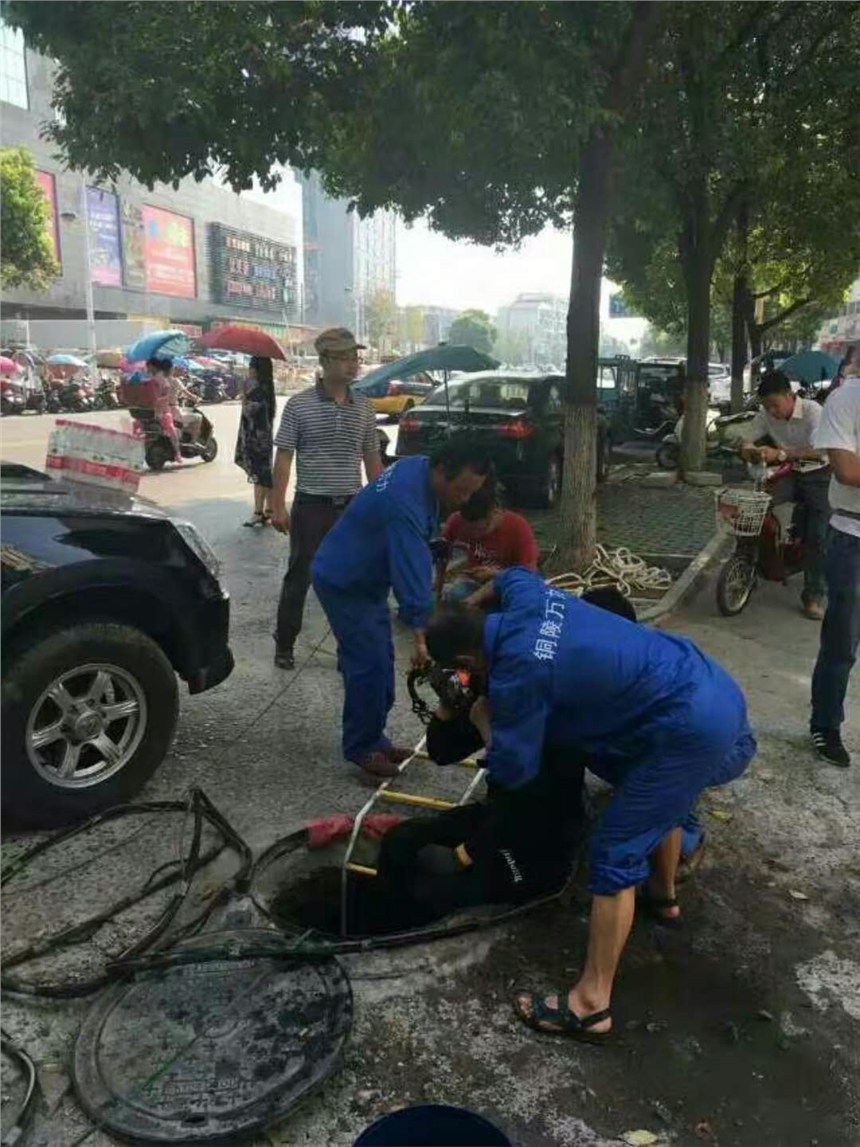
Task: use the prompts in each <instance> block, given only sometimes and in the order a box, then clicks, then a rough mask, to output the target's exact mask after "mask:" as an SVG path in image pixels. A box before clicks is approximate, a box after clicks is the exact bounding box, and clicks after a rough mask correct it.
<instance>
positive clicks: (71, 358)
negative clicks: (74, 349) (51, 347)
mask: <svg viewBox="0 0 860 1147" xmlns="http://www.w3.org/2000/svg"><path fill="white" fill-rule="evenodd" d="M47 361H48V362H49V363H50V364H51V366H77V367H82V366H86V365H87V364H86V363H85V362H84V360H83V359H82V358H78V356H77V355H75V354H51V355H48V359H47Z"/></svg>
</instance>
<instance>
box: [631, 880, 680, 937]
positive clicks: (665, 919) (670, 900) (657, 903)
mask: <svg viewBox="0 0 860 1147" xmlns="http://www.w3.org/2000/svg"><path fill="white" fill-rule="evenodd" d="M636 902H637V904H638V905H639V907H640V908H641V909H642V911H643V912H644V913H645V915H646V916H647V917H649V919H651V920H653V921H654V923H655V924H662V925H663V927H664V928H676V929H677V928H683V926H684V919H683V917H682V916H680V915H679V916H667V915H666V909H667V908H677V907H678V901H677V899H676V898H675V897H674V896H655V895H654V893H653V892H649V891H648V889H647V888H642V889H640V892H639V896H638V897H637V901H636Z"/></svg>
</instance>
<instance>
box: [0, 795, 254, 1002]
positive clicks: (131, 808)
mask: <svg viewBox="0 0 860 1147" xmlns="http://www.w3.org/2000/svg"><path fill="white" fill-rule="evenodd" d="M152 812H185V813H186V814H190V815H192V816H193V818H194V821H193V824H194V828H193V834H192V840H191V845H190V848H189V851H188V854H187V855H186V856H183V857H180V858H179V860H178V861H170V862H168V864H166V865H162V866H161V868H160V869H156V872H155V873H152V874H151V875H150V877H149V879H148V880H147V881H146V883H145V884H144V885H143V888H142V889H140V890H138V891H136V892H135V893H133V894H130V895H128V896H125V897H123V898H122V899H120V900H119V901H117V902H116V903H114V904H112V905H110V907H108V908H107V909H105V910H104V911H103V912H100V913H98V914H97V915H95V916H93V917H91V918H90V919H88V920H85V921H82V922H81V923H79V924H74V925H72V926H71V927H69V928H65V929H63V930H62V931H60V932H58V933H56V934H55V935H53V936H50V937H48V938H47V939H46V940H42V941H40V942H39V943H36V944H31V945H30V946H29V947H28V948H26V949H24V950H23V951H21V952H17V953H15V954H14V955H11V956H8V957H4V958H3V973H2V975H0V990H2V991H4V992H14V993H17V994H19V995H28V996H42V997H46V998H49V999H74V998H77V997H80V996H86V995H90V994H91V993H92V992H95V991H98V990H99V989H100V988H103V987H105V986H106V985H107V984H109V983H110V982H111V981H112V980H113V979H115V978H116V976H117V974H118V973H117V970H116V969H117V967H118V966H119V965H121V964H122V962H123V961H125V960H133V959H135V958H136V957H138V956H140V955H141V954H142V953H143V952H144V951H146V950H147V949H151V948H152V947H153V946H154V945H155V944H156V943H157V941H158V940H159V939H161V937H162V936H163V935H164V933H165V932H166V931H167V929H168V928H169V927H170V925H171V924H172V923H173V921H174V920H175V919H176V916H177V914H178V913H179V910H180V909H181V907H182V906H183V904H184V903H185V902H186V900H187V898H188V894H189V892H190V890H191V885H192V882H193V878H194V876H195V875H196V873H197V872H198V871H199V870H200V869H201V868H204V867H205V866H206V865H207V864H209V863H211V861H212V860H214V859H215V858H216V857H217V856H219V855H220V854H221V852H223V850H224V849H225V848H227V847H231V848H232V849H233V850H234V851H235V852H237V853H238V855H239V857H240V865H239V869H238V871H237V873H236V874H235V875H234V876H233V878H232V879H231V881H230V882H229V883H228V884H225V885H224V886H223V887H222V888H221V889H220V890H219V893H218V894H216V896H214V897H213V898H212V900H211V901H210V902H209V903H208V904H207V905H206V906H205V907H204V909H203V911H202V912H201V913H198V914H197V916H195V917H194V918H193V919H192V920H190V921H188V922H187V923H186V924H184V925H183V927H182V928H181V929H180V930H179V931H178V932H176V933H175V934H174V935H173V936H172V937H171V943H175V942H176V940H178V939H181V938H182V937H185V936H188V935H189V934H192V933H193V932H194V931H195V930H196V929H197V928H199V927H200V926H201V924H202V923H203V922H204V921H205V920H206V918H207V917H208V916H209V915H210V914H211V912H212V911H213V909H214V907H215V906H216V904H218V903H220V902H221V900H223V898H224V897H225V895H226V894H227V893H228V891H229V889H230V888H231V887H232V888H236V889H238V890H240V891H244V890H245V889H246V888H247V884H248V878H249V875H250V872H251V868H252V864H253V855H252V853H251V849H250V848H249V846H248V845H247V843H246V842H245V841H244V840H243V839H242V837H241V836H240V835H239V834H238V832H236V830H235V829H234V828H233V826H232V825H231V824H230V822H229V821H228V820H227V819H226V817H224V815H223V814H222V813H221V812H220V810H219V809H217V808H216V807H215V806H214V805H213V804H212V802H211V801H210V800H209V798H208V797H207V796H206V794H205V793H204V792H203V791H202V790H200V789H192V790H191V792H190V794H189V798H188V800H187V801H151V802H147V803H144V804H139V805H118V806H116V807H115V808H112V809H108V810H107V811H105V812H103V813H100V814H98V815H97V816H95V817H91V818H90V820H88V821H85V822H84V823H83V824H82V825H77V826H76V827H74V828H71V829H67V830H64V831H63V832H61V833H59V834H56V835H54V836H52V837H49V838H48V839H47V840H43V841H40V842H39V844H37V845H35V846H34V847H33V848H31V849H30V850H28V851H27V852H26V853H22V854H21V856H19V857H16V858H15V859H14V860H13V861H11V862H10V864H9V866H8V868H7V870H6V871H5V872H4V874H3V876H2V879H0V885H2V884H6V883H8V881H9V880H11V879H12V878H13V877H14V876H15V875H16V874H17V873H18V872H20V871H21V870H22V869H23V868H24V867H25V866H26V865H27V864H28V863H29V862H30V861H32V860H33V858H34V857H36V856H39V855H41V854H42V853H43V852H45V851H46V850H47V849H49V848H52V847H55V846H57V845H59V844H62V843H64V842H66V841H68V840H71V839H72V838H74V837H76V836H78V835H80V834H81V833H85V832H87V831H90V830H91V829H93V828H95V827H96V826H97V825H100V824H103V823H105V822H106V821H109V820H115V819H117V818H119V817H121V816H126V815H136V814H139V813H152ZM204 822H207V823H209V824H210V825H211V826H212V827H214V828H215V829H216V830H217V831H218V833H219V834H220V835H221V838H222V841H221V843H220V844H218V845H217V846H214V847H213V848H210V849H207V850H206V852H204V853H201V851H200V848H201V843H202V836H203V824H204ZM174 864H175V865H176V866H177V867H176V871H174V872H170V873H168V874H166V875H165V876H163V877H162V878H161V879H160V880H154V876H155V875H156V873H157V872H158V871H161V870H163V869H164V868H167V867H170V866H171V865H174ZM177 881H178V882H179V886H178V888H177V889H176V891H175V892H174V894H173V895H172V896H171V898H170V900H169V901H168V903H167V905H166V906H165V908H164V910H163V912H162V913H161V915H160V916H159V918H158V920H157V921H156V922H155V924H154V925H152V927H151V928H149V930H148V931H147V932H146V933H145V935H143V936H142V937H140V939H138V940H136V941H135V942H134V943H133V944H132V945H131V946H130V947H128V948H127V949H126V950H125V951H124V952H122V953H121V954H120V955H119V956H118V957H117V958H116V959H115V960H112V961H111V963H110V965H108V966H107V967H106V969H105V970H104V971H103V972H102V973H101V974H100V975H99V976H96V977H92V978H90V979H87V980H79V981H65V982H59V983H33V982H29V981H25V980H20V979H18V978H16V977H14V976H9V975H8V974H7V970H8V969H9V968H13V967H18V966H19V965H21V964H24V963H29V962H30V961H32V960H34V959H39V958H41V957H43V956H45V955H48V954H49V953H50V952H53V951H57V950H58V949H60V948H63V947H68V946H69V945H72V944H78V943H81V942H83V941H85V940H87V939H88V938H89V937H90V936H92V935H93V934H94V933H95V932H96V931H97V930H98V928H100V927H101V926H102V925H103V924H105V923H107V922H108V921H109V920H111V919H113V918H114V917H115V916H117V915H119V914H120V913H121V912H124V911H125V910H126V909H128V908H130V907H132V906H133V905H134V904H137V903H140V902H141V901H143V900H144V899H146V898H147V897H149V896H151V895H153V893H155V892H157V891H160V890H161V889H163V888H166V887H168V886H169V885H171V884H174V883H177ZM109 969H110V970H109Z"/></svg>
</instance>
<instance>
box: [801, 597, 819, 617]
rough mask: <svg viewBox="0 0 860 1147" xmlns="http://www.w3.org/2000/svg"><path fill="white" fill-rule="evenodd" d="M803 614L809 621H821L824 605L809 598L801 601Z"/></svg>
mask: <svg viewBox="0 0 860 1147" xmlns="http://www.w3.org/2000/svg"><path fill="white" fill-rule="evenodd" d="M803 616H804V617H808V618H809V620H810V621H823V620H824V606H823V605H822V604H821V602H820V601H814V600H811V599H810V600H809V601H805V602H804V603H803Z"/></svg>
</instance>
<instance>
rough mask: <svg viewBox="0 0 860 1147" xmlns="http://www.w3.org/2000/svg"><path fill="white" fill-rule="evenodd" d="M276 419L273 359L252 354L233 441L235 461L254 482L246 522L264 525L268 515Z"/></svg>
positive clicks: (251, 524)
mask: <svg viewBox="0 0 860 1147" xmlns="http://www.w3.org/2000/svg"><path fill="white" fill-rule="evenodd" d="M274 423H275V384H274V382H273V381H272V360H271V359H270V358H256V357H255V358H252V359H251V362H250V365H249V367H248V378H247V380H246V382H245V387H244V394H243V396H242V417H241V419H240V421H239V437H238V439H237V441H236V458H235V461H236V465H237V466H241V468H242V469H243V470H244V471H245V473H246V474H247V475H248V481H249V482H253V484H254V513H253V514H252V515H251V517H250V518H249V519H248V521H247V522H245V523H244V525H246V526H265V525H266V524H267V522H268V521H269V518H271V516H272V514H271V506H270V504H269V498H270V495H271V493H272V433H273V427H274Z"/></svg>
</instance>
